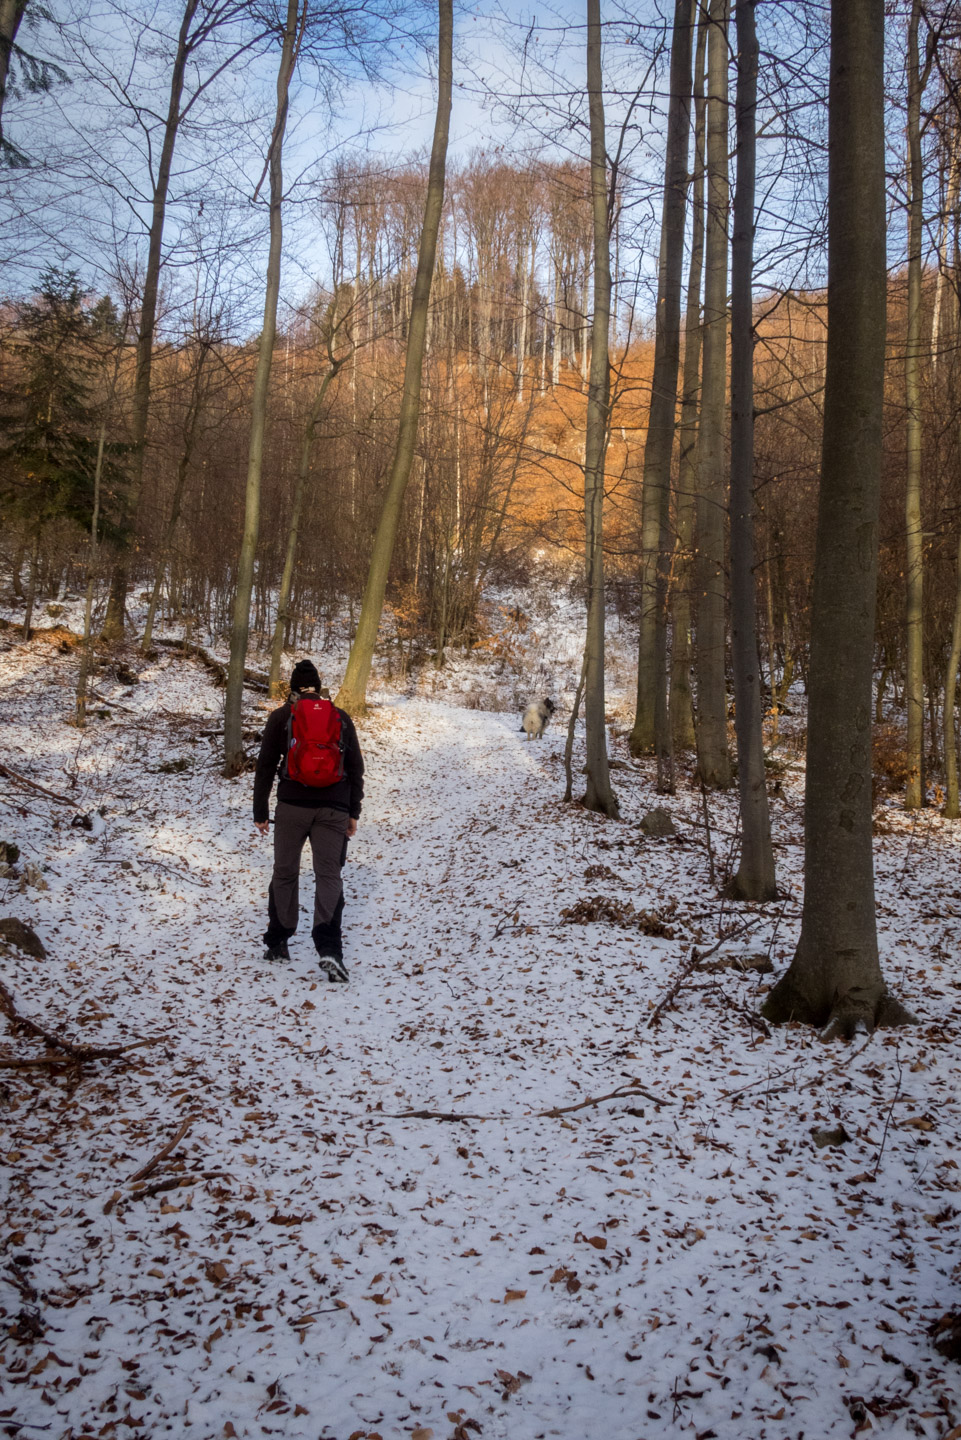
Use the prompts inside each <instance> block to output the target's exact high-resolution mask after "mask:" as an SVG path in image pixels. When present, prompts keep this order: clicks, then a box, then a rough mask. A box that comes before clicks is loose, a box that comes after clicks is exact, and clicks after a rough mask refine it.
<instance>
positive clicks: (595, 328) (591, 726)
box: [584, 0, 619, 819]
mask: <svg viewBox="0 0 961 1440" xmlns="http://www.w3.org/2000/svg"><path fill="white" fill-rule="evenodd" d="M587 97H588V105H589V108H590V122H591V209H592V213H593V219H594V318H593V324H592V333H591V361H590V379H589V383H588V392H587V431H586V435H585V440H584V515H585V520H586V528H587V555H586V559H587V639H586V642H585V647H584V652H585V679H584V723H585V728H586V747H587V792H586V794H585V796H584V804H585V805H586V806H587V808H588V809H589V810H597V811H600V813H601V814H603V815H609V816H611V817H613V818H615V819H616V818H617V816H618V813H619V812H618V805H617V797H616V796H615V794H614V791H613V790H612V789H611V773H610V767H609V765H608V761H607V728H606V710H605V696H604V627H605V604H604V472H605V467H604V462H605V457H606V455H607V442H608V436H609V432H610V409H611V372H610V364H609V362H608V349H607V347H608V331H609V327H610V319H611V259H610V238H609V236H608V221H607V217H608V208H607V207H608V194H607V151H606V146H605V136H604V90H603V76H602V73H601V15H600V0H587ZM585 348H586V338H585Z"/></svg>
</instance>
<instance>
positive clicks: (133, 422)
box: [103, 0, 200, 640]
mask: <svg viewBox="0 0 961 1440" xmlns="http://www.w3.org/2000/svg"><path fill="white" fill-rule="evenodd" d="M199 5H200V0H186V4H185V5H184V13H183V19H182V20H181V23H180V33H179V34H178V36H177V51H176V54H175V56H174V65H173V71H172V73H171V76H170V94H169V97H168V100H167V119H166V121H165V123H164V133H163V141H162V143H161V146H160V156H159V158H158V161H157V175H156V178H155V180H154V187H153V204H152V209H151V216H150V231H149V234H148V239H147V265H146V269H145V270H144V281H143V295H142V296H141V300H140V326H139V329H138V332H137V359H136V370H135V374H134V389H133V396H132V399H131V405H130V479H129V485H128V491H127V519H128V523H129V526H130V527H131V532H132V527H133V526H134V525H135V524H136V519H137V511H138V509H139V508H140V496H141V492H142V490H143V463H144V446H145V443H146V438H147V421H148V419H149V415H150V371H151V365H152V363H153V347H154V334H155V331H156V327H157V296H158V293H159V290H160V262H161V258H162V252H163V234H164V221H165V219H166V215H167V194H168V191H169V189H170V171H171V167H172V165H173V157H174V147H175V145H176V143H177V132H178V130H179V128H180V122H181V120H182V118H183V116H182V114H181V108H180V107H181V101H182V99H183V89H184V76H185V73H186V69H187V63H188V61H189V59H190V56H191V54H192V53H193V49H194V43H193V40H192V37H191V34H190V27H191V25H192V24H193V20H194V16H195V15H196V13H197V9H198V7H199ZM132 543H133V535H132V533H130V534H129V535H128V538H127V542H126V545H125V546H124V549H123V550H122V551H121V553H120V554H119V555H118V557H117V560H116V563H115V564H114V568H113V575H112V576H111V580H110V597H109V599H108V601H107V613H106V616H105V618H104V624H103V636H104V639H105V640H119V639H121V638H122V636H123V632H124V613H125V608H126V604H127V585H128V582H129V576H130V553H131V546H132Z"/></svg>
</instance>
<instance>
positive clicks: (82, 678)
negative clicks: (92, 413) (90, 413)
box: [73, 371, 117, 730]
mask: <svg viewBox="0 0 961 1440" xmlns="http://www.w3.org/2000/svg"><path fill="white" fill-rule="evenodd" d="M116 380H117V375H116V371H115V372H114V385H116ZM110 398H111V400H112V399H113V392H112V391H111V397H110ZM106 440H107V417H106V416H104V418H103V419H102V420H101V422H100V434H99V435H98V437H97V459H96V463H95V465H94V472H93V514H92V516H91V517H90V562H89V564H88V566H87V595H86V599H85V601H84V607H83V641H82V644H81V650H80V670H79V672H78V674H77V691H76V695H75V697H74V706H73V723H74V725H76V727H77V729H78V730H82V729H83V728H84V726H85V725H86V723H87V689H88V684H89V680H90V666H91V664H92V662H93V595H94V590H95V589H96V585H97V572H98V570H99V568H100V565H99V561H100V543H99V537H98V533H97V532H98V527H99V524H100V485H101V481H102V479H103V452H104V446H105V444H106Z"/></svg>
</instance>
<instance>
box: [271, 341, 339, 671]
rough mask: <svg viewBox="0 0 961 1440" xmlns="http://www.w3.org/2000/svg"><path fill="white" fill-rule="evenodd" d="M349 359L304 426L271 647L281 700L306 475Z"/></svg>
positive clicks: (333, 369) (328, 379)
mask: <svg viewBox="0 0 961 1440" xmlns="http://www.w3.org/2000/svg"><path fill="white" fill-rule="evenodd" d="M346 358H347V357H346V356H344V357H343V359H341V360H335V361H333V362H332V364H331V365H330V368H329V369H328V370H327V372H326V374H325V375H324V378H323V380H322V381H321V382H320V389H319V390H318V391H317V394H316V396H315V397H314V403H313V405H312V406H311V407H310V414H309V415H308V416H307V420H306V422H305V424H304V432H303V435H302V436H301V440H300V462H299V464H298V467H297V483H296V485H295V487H294V501H293V505H292V506H291V511H290V526H289V528H288V530H287V547H286V550H285V552H284V569H283V573H282V575H281V577H280V594H279V596H278V597H277V619H276V620H275V622H274V639H273V644H272V645H271V648H270V682H269V684H270V694H271V695H272V696H273V698H274V699H279V698H280V695H281V693H282V688H283V687H282V685H281V680H280V662H281V660H282V658H283V653H284V632H285V631H286V629H287V622H288V620H289V605H290V592H291V590H292V588H293V583H294V563H295V561H296V559H297V540H298V538H299V535H300V520H301V515H302V514H303V508H304V497H305V495H306V493H307V475H308V473H309V471H310V452H311V450H312V448H313V444H314V431H315V430H316V428H317V422H318V421H319V419H320V417H321V415H322V414H323V409H324V401H325V400H326V399H327V391H328V390H329V389H330V386H331V383H332V382H333V380H334V377H335V376H336V374H337V372H338V371H339V370H340V369H341V368H342V366H343V364H344V361H345V360H346Z"/></svg>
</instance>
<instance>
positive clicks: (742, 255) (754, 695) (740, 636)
mask: <svg viewBox="0 0 961 1440" xmlns="http://www.w3.org/2000/svg"><path fill="white" fill-rule="evenodd" d="M755 3H756V0H736V4H735V10H734V14H735V25H736V28H737V100H736V114H737V183H736V185H735V189H734V217H733V218H734V226H733V233H732V237H731V651H732V655H733V661H734V727H735V733H736V736H737V783H738V794H739V798H740V813H741V860H740V864H739V865H738V869H737V874H736V875H735V876H733V878H732V880H731V892H732V894H733V895H734V896H735V897H736V898H737V899H739V900H773V899H775V898H776V896H777V881H776V879H775V874H774V850H773V848H772V846H771V816H770V811H769V809H768V801H767V785H766V783H765V775H764V737H763V734H762V729H761V717H762V710H761V675H760V650H759V648H758V633H757V590H756V582H755V578H754V303H753V301H754V294H753V291H754V190H755V176H756V172H757V139H756V135H755V128H754V126H755V117H756V114H757V58H758V47H757V33H756V30H755V23H754V6H755Z"/></svg>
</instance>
